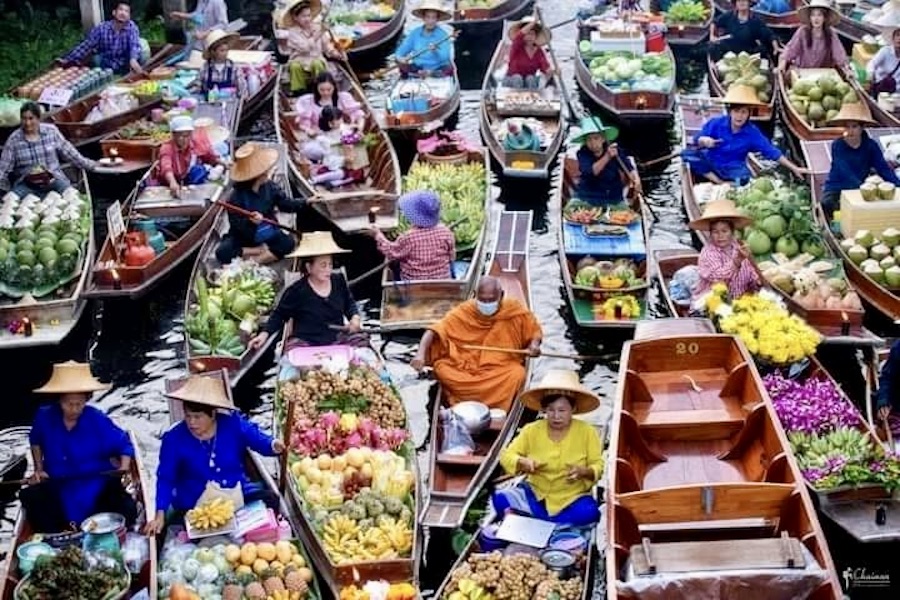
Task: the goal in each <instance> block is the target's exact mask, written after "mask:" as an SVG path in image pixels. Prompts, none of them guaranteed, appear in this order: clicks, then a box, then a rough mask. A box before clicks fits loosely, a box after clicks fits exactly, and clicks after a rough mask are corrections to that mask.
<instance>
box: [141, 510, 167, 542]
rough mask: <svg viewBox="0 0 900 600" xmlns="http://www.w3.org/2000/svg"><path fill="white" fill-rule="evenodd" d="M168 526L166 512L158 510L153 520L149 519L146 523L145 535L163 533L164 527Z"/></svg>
mask: <svg viewBox="0 0 900 600" xmlns="http://www.w3.org/2000/svg"><path fill="white" fill-rule="evenodd" d="M165 526H166V513H164V512H163V511H161V510H160V511H157V512H156V517H154V518H153V520H152V521H147V524H146V525H144V535H148V536H154V535H159V534H160V533H162V530H163V528H164V527H165Z"/></svg>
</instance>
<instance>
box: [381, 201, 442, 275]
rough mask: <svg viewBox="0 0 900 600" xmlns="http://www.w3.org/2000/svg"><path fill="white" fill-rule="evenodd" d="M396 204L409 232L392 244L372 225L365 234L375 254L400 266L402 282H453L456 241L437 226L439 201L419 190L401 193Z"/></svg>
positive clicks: (440, 225) (438, 221) (438, 224)
mask: <svg viewBox="0 0 900 600" xmlns="http://www.w3.org/2000/svg"><path fill="white" fill-rule="evenodd" d="M399 204H400V212H401V213H403V216H404V217H406V220H407V221H409V222H410V224H411V225H412V229H410V230H409V231H407V232H406V233H404V234H403V235H401V236H400V237H398V238H397V239H396V241H393V242H392V241H390V240H389V239H387V238H386V237H384V233H382V232H381V230H380V229H378V228H377V227H376V226H375V225H373V226H372V228H371V229H370V230H369V233H370V234H371V235H372V237H374V238H375V243H376V244H378V251H379V252H381V253H382V254H383V255H384V256H385V258H387V259H388V260H391V261H397V262H398V263H399V264H400V278H401V279H403V280H404V281H413V280H421V279H453V268H452V267H453V259H454V258H456V238H455V237H454V236H453V232H452V231H450V229H448V228H447V226H446V225H444V224H442V223H440V215H441V200H440V198H438V196H437V194H435V193H434V192H430V191H425V190H420V191H416V192H409V193H407V194H404V195H403V196H401V197H400V201H399Z"/></svg>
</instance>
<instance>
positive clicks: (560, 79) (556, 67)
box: [534, 6, 576, 121]
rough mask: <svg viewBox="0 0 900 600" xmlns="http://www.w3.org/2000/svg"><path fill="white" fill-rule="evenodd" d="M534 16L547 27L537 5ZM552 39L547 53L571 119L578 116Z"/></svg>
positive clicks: (548, 43) (548, 44)
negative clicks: (557, 59) (554, 51)
mask: <svg viewBox="0 0 900 600" xmlns="http://www.w3.org/2000/svg"><path fill="white" fill-rule="evenodd" d="M534 16H535V18H536V19H537V22H538V23H540V24H541V25H542V26H544V27H546V25H544V17H543V15H542V14H541V9H540V8H539V7H537V6H535V7H534ZM551 41H552V40H551ZM551 41H548V42H547V54H549V55H550V60H551V61H552V62H553V72H554V74H555V75H556V82H557V83H558V84H559V92H560V94H561V95H562V97H563V99H564V100H565V101H566V110H567V111H568V113H569V120H570V121H571V120H574V119H575V118H576V117H575V109H574V108H573V107H572V100H571V99H570V98H569V91H568V90H567V89H566V81H565V78H564V77H563V74H562V71H560V69H559V63H557V62H556V55H555V54H554V53H553V46H552V45H551Z"/></svg>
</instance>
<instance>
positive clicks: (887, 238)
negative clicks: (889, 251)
mask: <svg viewBox="0 0 900 600" xmlns="http://www.w3.org/2000/svg"><path fill="white" fill-rule="evenodd" d="M880 237H881V241H882V242H884V243H885V244H887V245H888V246H890V247H891V248H893V247H894V246H896V245H897V244H900V230H898V229H896V228H894V227H888V228H887V229H885V230H884V231H882V232H881V236H880Z"/></svg>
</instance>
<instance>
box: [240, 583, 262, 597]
mask: <svg viewBox="0 0 900 600" xmlns="http://www.w3.org/2000/svg"><path fill="white" fill-rule="evenodd" d="M244 595H245V596H247V600H266V590H265V588H264V587H263V586H262V584H261V583H260V582H258V581H254V582H253V583H251V584H249V585H248V586H247V587H245V588H244Z"/></svg>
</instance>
